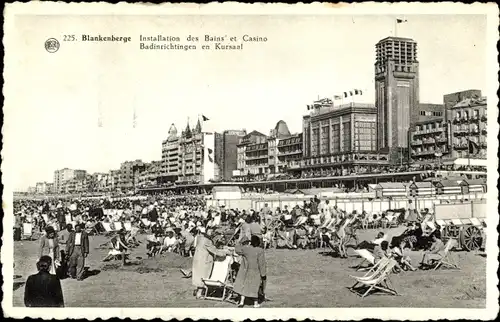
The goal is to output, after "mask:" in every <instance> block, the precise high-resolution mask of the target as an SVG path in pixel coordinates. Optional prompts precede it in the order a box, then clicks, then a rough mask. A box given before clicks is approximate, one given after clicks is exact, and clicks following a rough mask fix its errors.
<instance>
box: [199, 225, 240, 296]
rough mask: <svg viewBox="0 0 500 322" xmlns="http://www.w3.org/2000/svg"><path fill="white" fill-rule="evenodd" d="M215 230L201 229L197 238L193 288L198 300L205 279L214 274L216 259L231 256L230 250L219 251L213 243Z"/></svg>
mask: <svg viewBox="0 0 500 322" xmlns="http://www.w3.org/2000/svg"><path fill="white" fill-rule="evenodd" d="M212 236H213V229H212V228H207V229H206V232H205V229H204V228H200V233H199V234H198V235H197V237H196V250H195V252H194V257H193V270H192V271H191V275H192V278H193V286H195V287H196V298H201V295H202V291H203V286H204V284H203V281H202V279H203V278H209V277H210V273H211V272H212V267H213V264H214V259H215V257H225V256H227V255H229V254H230V251H229V250H223V249H217V248H216V247H215V246H214V244H213V242H212Z"/></svg>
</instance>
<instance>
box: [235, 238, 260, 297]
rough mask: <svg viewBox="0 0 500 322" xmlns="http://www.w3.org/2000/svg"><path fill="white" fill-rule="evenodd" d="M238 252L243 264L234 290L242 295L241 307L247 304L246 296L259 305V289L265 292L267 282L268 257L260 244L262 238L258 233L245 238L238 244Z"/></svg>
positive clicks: (236, 250) (236, 249)
mask: <svg viewBox="0 0 500 322" xmlns="http://www.w3.org/2000/svg"><path fill="white" fill-rule="evenodd" d="M235 252H236V254H238V255H240V256H241V259H242V260H241V266H240V268H239V270H238V275H237V276H236V281H235V282H234V292H235V293H238V294H239V295H240V296H241V297H240V303H239V305H238V306H239V307H243V306H244V304H245V298H250V299H252V300H253V302H254V307H259V306H260V305H259V301H258V298H259V290H260V288H261V287H262V294H264V292H265V283H266V258H265V255H264V249H263V248H262V247H261V246H260V238H259V237H258V236H256V235H253V236H252V237H251V240H246V239H243V240H242V241H241V243H240V244H238V245H236V248H235Z"/></svg>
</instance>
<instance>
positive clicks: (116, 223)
mask: <svg viewBox="0 0 500 322" xmlns="http://www.w3.org/2000/svg"><path fill="white" fill-rule="evenodd" d="M113 224H114V225H115V230H116V231H120V230H121V229H122V228H123V225H122V223H121V221H115V222H114V223H113Z"/></svg>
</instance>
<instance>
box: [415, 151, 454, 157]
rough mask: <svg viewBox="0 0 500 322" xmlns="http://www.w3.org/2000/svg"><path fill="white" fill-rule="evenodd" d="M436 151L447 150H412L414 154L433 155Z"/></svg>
mask: <svg viewBox="0 0 500 322" xmlns="http://www.w3.org/2000/svg"><path fill="white" fill-rule="evenodd" d="M436 152H443V153H445V152H446V151H436V150H427V151H419V152H418V151H413V152H412V154H411V155H412V156H424V155H431V154H434V153H436Z"/></svg>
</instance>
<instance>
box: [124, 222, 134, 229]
mask: <svg viewBox="0 0 500 322" xmlns="http://www.w3.org/2000/svg"><path fill="white" fill-rule="evenodd" d="M123 227H124V228H125V230H126V231H131V230H132V223H131V222H130V221H126V222H124V223H123Z"/></svg>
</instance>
